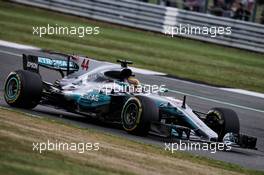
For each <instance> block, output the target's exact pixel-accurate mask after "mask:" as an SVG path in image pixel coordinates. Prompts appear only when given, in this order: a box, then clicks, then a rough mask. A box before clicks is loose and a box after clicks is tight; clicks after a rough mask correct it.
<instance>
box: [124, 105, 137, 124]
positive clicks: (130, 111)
mask: <svg viewBox="0 0 264 175" xmlns="http://www.w3.org/2000/svg"><path fill="white" fill-rule="evenodd" d="M138 114H139V108H138V106H137V104H135V103H130V104H128V105H127V106H126V108H125V110H124V122H125V124H126V126H127V127H128V128H132V127H134V126H135V124H136V123H137V119H138Z"/></svg>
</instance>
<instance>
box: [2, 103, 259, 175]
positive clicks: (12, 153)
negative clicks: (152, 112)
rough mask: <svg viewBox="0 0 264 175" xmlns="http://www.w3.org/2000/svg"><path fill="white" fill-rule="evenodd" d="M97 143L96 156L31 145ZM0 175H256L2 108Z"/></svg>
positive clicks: (248, 171) (202, 158) (249, 171)
mask: <svg viewBox="0 0 264 175" xmlns="http://www.w3.org/2000/svg"><path fill="white" fill-rule="evenodd" d="M48 139H49V140H50V141H51V142H52V141H54V142H55V141H56V142H58V141H60V142H68V143H80V142H98V143H100V149H99V151H97V152H89V151H88V152H85V153H83V154H79V153H77V152H74V151H72V152H70V151H44V152H42V153H41V154H40V153H39V152H37V151H33V150H32V142H35V143H36V142H46V141H47V140H48ZM0 153H1V154H0V155H1V156H0V174H1V175H2V174H3V175H13V174H14V175H16V174H19V175H24V174H25V175H35V174H45V175H47V174H48V175H49V174H50V175H51V174H56V175H58V174H75V175H79V174H95V175H101V174H128V175H129V174H131V175H132V174H154V173H155V174H167V175H168V174H173V175H175V174H223V175H225V174H226V175H230V174H254V175H263V174H264V172H261V171H255V170H249V169H245V168H242V167H240V166H238V165H234V164H230V163H224V162H222V161H215V160H211V159H208V158H204V157H201V156H196V155H191V154H188V153H183V152H175V153H173V154H171V153H170V152H168V151H164V149H163V148H161V147H157V146H152V145H147V144H144V143H140V142H136V141H131V140H128V139H126V138H124V137H120V136H114V135H111V134H106V133H104V132H99V131H95V130H92V129H82V128H78V127H77V126H72V125H69V124H65V123H62V122H59V121H54V120H51V119H48V118H43V117H41V116H32V115H28V114H26V113H24V112H20V111H18V110H10V109H6V108H2V107H1V108H0Z"/></svg>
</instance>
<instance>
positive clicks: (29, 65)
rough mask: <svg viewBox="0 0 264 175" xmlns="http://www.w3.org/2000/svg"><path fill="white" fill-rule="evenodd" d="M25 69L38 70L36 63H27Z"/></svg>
mask: <svg viewBox="0 0 264 175" xmlns="http://www.w3.org/2000/svg"><path fill="white" fill-rule="evenodd" d="M27 67H28V68H32V69H38V64H37V63H32V62H27Z"/></svg>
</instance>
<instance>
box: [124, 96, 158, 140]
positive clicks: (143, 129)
mask: <svg viewBox="0 0 264 175" xmlns="http://www.w3.org/2000/svg"><path fill="white" fill-rule="evenodd" d="M156 118H158V109H157V107H156V106H155V104H154V102H153V101H152V100H150V99H148V98H147V97H143V96H142V97H140V96H138V97H131V98H129V99H128V100H127V101H126V103H125V104H124V106H123V109H122V112H121V121H122V125H123V128H124V129H125V130H126V131H127V132H128V133H130V134H134V135H140V136H145V135H147V134H148V131H149V129H150V124H151V122H152V121H154V120H155V119H156Z"/></svg>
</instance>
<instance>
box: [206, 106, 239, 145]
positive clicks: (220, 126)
mask: <svg viewBox="0 0 264 175" xmlns="http://www.w3.org/2000/svg"><path fill="white" fill-rule="evenodd" d="M204 122H205V124H206V125H207V126H209V127H210V128H211V129H212V130H213V131H215V132H216V133H217V134H218V141H223V137H224V136H225V134H226V133H229V132H232V133H235V134H239V131H240V124H239V119H238V116H237V114H236V112H235V111H233V110H231V109H227V108H212V109H211V110H209V111H208V113H207V115H206V118H205V121H204Z"/></svg>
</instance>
